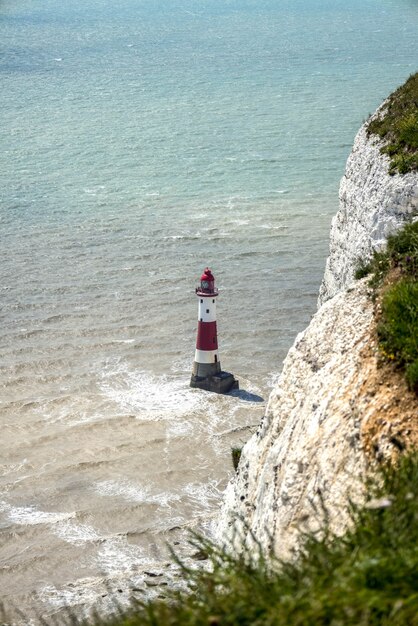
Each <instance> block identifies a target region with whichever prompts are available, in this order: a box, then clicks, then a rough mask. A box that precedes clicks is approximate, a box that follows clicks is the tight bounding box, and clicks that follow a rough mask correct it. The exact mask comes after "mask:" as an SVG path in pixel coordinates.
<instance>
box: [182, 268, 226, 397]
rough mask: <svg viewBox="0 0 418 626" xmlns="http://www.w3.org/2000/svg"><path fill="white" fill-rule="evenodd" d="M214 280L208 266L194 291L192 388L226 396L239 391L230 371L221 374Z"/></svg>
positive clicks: (216, 293)
mask: <svg viewBox="0 0 418 626" xmlns="http://www.w3.org/2000/svg"><path fill="white" fill-rule="evenodd" d="M218 293H219V292H218V290H217V289H216V287H215V277H214V276H213V274H212V272H211V271H210V269H209V268H208V267H207V268H206V269H205V271H204V272H203V274H202V276H201V277H200V285H199V287H197V288H196V295H197V297H198V298H199V305H198V317H197V324H198V326H197V339H196V352H195V358H194V363H193V372H192V378H191V381H190V385H191V387H199V388H200V389H206V390H207V391H216V392H217V393H227V392H228V391H230V390H231V389H237V388H238V381H237V380H235V378H234V376H233V375H232V374H230V373H229V372H222V370H221V363H220V361H219V355H218V336H217V328H216V298H217V296H218Z"/></svg>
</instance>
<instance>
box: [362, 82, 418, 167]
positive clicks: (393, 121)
mask: <svg viewBox="0 0 418 626" xmlns="http://www.w3.org/2000/svg"><path fill="white" fill-rule="evenodd" d="M367 130H368V133H369V134H370V133H372V134H376V135H379V137H381V138H382V139H383V141H384V143H385V146H384V148H382V152H383V153H385V154H387V155H388V156H389V157H390V169H389V173H390V174H395V173H396V172H399V173H400V174H405V173H406V172H414V171H415V172H416V171H418V72H417V73H416V74H413V75H412V76H410V77H409V79H408V80H407V81H406V83H405V84H404V85H402V86H401V87H399V89H397V90H396V91H394V92H393V94H391V95H390V96H389V98H388V102H387V105H386V107H385V109H384V111H383V114H382V115H381V116H378V117H376V118H375V119H373V120H372V121H371V122H370V123H369V125H368V127H367Z"/></svg>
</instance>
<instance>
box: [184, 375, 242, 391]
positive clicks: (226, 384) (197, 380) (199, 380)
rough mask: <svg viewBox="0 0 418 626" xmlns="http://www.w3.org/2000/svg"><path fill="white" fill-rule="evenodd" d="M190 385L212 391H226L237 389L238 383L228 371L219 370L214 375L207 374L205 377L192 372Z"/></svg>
mask: <svg viewBox="0 0 418 626" xmlns="http://www.w3.org/2000/svg"><path fill="white" fill-rule="evenodd" d="M190 387H197V388H198V389H205V391H214V392H215V393H228V391H231V390H232V389H239V383H238V381H237V380H235V378H234V376H233V374H230V373H229V372H219V373H218V374H216V375H215V376H207V377H206V378H203V377H202V376H195V375H194V374H192V378H191V380H190Z"/></svg>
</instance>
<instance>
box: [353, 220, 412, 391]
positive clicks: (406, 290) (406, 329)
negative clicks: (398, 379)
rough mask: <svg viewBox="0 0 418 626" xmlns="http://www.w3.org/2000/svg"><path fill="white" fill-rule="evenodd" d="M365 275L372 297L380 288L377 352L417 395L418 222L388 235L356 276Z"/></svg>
mask: <svg viewBox="0 0 418 626" xmlns="http://www.w3.org/2000/svg"><path fill="white" fill-rule="evenodd" d="M367 274H371V275H372V276H371V280H370V285H371V286H372V287H373V288H374V291H375V297H376V296H377V290H378V289H379V288H380V292H379V293H380V296H381V307H380V312H379V319H378V327H377V333H378V338H379V343H380V348H381V353H382V355H383V357H384V358H385V359H386V360H389V361H392V362H394V363H395V364H397V365H398V366H399V367H400V368H403V369H404V370H405V374H406V379H407V382H408V385H409V387H410V389H412V390H414V391H415V392H416V393H418V222H414V223H412V224H407V225H406V226H405V227H404V228H403V229H401V230H400V231H399V232H398V233H396V234H395V235H391V236H390V237H389V238H388V241H387V246H386V250H385V251H384V252H376V253H375V254H374V256H373V258H372V260H371V261H370V262H369V263H367V264H363V265H362V266H361V267H360V268H359V269H358V270H357V272H356V277H357V278H362V277H363V276H365V275H367ZM385 280H386V282H387V284H386V285H385V284H384V283H385ZM382 285H383V286H382Z"/></svg>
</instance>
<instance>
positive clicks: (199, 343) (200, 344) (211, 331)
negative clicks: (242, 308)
mask: <svg viewBox="0 0 418 626" xmlns="http://www.w3.org/2000/svg"><path fill="white" fill-rule="evenodd" d="M196 349H197V350H217V349H218V337H217V333H216V322H201V321H199V322H198V324H197V339H196Z"/></svg>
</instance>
